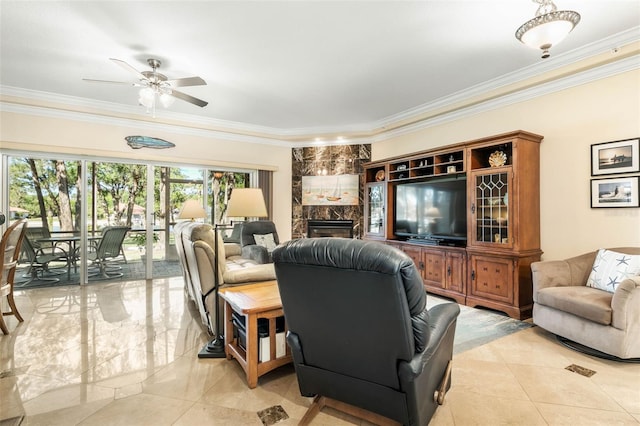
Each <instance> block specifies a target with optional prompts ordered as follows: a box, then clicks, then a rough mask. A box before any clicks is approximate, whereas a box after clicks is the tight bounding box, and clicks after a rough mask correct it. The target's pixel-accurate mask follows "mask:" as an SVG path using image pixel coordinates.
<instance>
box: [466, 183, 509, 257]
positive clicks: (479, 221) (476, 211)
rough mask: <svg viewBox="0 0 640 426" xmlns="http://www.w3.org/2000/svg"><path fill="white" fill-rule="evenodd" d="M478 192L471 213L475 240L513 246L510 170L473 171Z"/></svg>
mask: <svg viewBox="0 0 640 426" xmlns="http://www.w3.org/2000/svg"><path fill="white" fill-rule="evenodd" d="M472 179H473V183H474V189H473V190H474V195H473V202H472V205H471V214H472V217H473V223H474V225H475V230H474V232H473V234H472V236H471V237H472V239H473V242H475V243H488V244H503V245H509V246H510V245H511V244H512V243H513V241H512V235H511V228H510V227H509V222H510V221H509V193H510V191H509V182H510V181H511V172H510V171H501V172H499V173H491V172H484V173H480V172H476V173H473V177H472Z"/></svg>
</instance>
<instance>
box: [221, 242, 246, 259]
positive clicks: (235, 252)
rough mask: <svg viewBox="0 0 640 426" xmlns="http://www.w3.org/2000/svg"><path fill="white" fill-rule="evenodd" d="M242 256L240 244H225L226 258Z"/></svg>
mask: <svg viewBox="0 0 640 426" xmlns="http://www.w3.org/2000/svg"><path fill="white" fill-rule="evenodd" d="M241 255H242V248H241V247H240V244H237V243H224V256H225V257H231V256H241Z"/></svg>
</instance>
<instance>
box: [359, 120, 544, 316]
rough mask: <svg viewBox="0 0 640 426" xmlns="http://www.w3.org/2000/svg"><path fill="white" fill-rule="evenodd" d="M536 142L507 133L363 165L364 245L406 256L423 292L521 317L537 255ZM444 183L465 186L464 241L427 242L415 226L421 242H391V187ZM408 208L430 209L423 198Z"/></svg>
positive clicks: (528, 306) (528, 305) (527, 310)
mask: <svg viewBox="0 0 640 426" xmlns="http://www.w3.org/2000/svg"><path fill="white" fill-rule="evenodd" d="M542 139H543V137H542V136H540V135H536V134H533V133H529V132H525V131H515V132H510V133H506V134H501V135H496V136H491V137H486V138H482V139H477V140H472V141H467V142H462V143H458V144H454V145H448V146H444V147H441V148H438V149H433V150H429V151H423V152H418V153H413V154H409V155H404V156H401V157H394V158H387V159H385V160H380V161H375V162H371V163H367V164H366V165H365V166H364V169H365V170H364V173H365V238H366V239H369V240H379V241H383V242H385V243H386V244H389V245H392V246H395V247H397V248H399V249H401V250H403V251H404V252H405V253H407V254H408V255H409V256H410V257H411V258H412V259H413V261H414V262H415V264H416V266H417V267H418V269H419V270H420V272H421V274H422V279H423V281H424V286H425V289H426V290H427V291H428V292H430V293H434V294H438V295H441V296H445V297H449V298H451V299H454V300H455V301H457V302H458V303H460V304H464V305H468V306H484V307H487V308H491V309H495V310H499V311H502V312H505V313H506V314H508V315H509V316H511V317H513V318H518V319H525V318H529V317H530V316H531V310H532V307H533V300H532V287H531V268H530V266H531V263H532V262H535V261H538V260H540V256H541V254H542V251H541V250H540V143H541V142H542ZM447 177H448V178H451V179H455V178H457V179H466V215H465V214H463V216H464V217H465V219H466V242H465V241H464V238H461V239H460V238H458V239H455V238H452V239H451V240H449V239H447V238H446V237H445V238H441V239H438V238H435V239H432V238H430V235H429V231H428V225H427V226H426V227H425V226H422V229H423V231H422V232H424V235H421V231H419V230H417V231H414V233H415V235H413V236H412V237H411V238H406V237H404V236H398V235H397V234H396V230H394V224H395V211H396V206H395V194H396V188H397V187H398V185H404V184H407V183H413V182H415V183H418V182H431V181H433V182H437V181H439V180H442V178H447ZM433 196H434V197H437V194H434V195H433ZM425 198H426V197H425ZM412 202H415V203H417V204H418V206H419V207H420V209H419V210H417V211H421V212H425V213H424V214H425V215H427V214H428V213H426V212H428V211H433V210H434V208H433V205H432V204H430V203H431V201H430V199H429V200H427V199H422V200H412ZM436 211H437V210H436ZM436 220H438V219H433V221H436ZM441 220H445V221H446V218H445V219H441ZM416 222H418V223H420V222H424V218H417V219H416ZM426 222H427V223H428V220H427V221H426ZM445 223H446V222H445ZM459 225H460V224H457V226H458V227H459ZM416 226H417V225H416ZM454 226H456V224H454V223H451V227H452V228H453V227H454ZM425 228H427V230H426V231H425V230H424V229H425ZM416 229H420V227H419V226H417V228H416ZM401 234H402V233H401Z"/></svg>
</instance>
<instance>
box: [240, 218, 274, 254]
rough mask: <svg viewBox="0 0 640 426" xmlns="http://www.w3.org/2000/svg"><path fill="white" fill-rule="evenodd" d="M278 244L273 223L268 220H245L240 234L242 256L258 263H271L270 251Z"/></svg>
mask: <svg viewBox="0 0 640 426" xmlns="http://www.w3.org/2000/svg"><path fill="white" fill-rule="evenodd" d="M278 244H280V239H279V238H278V231H276V225H275V223H273V222H271V221H269V220H256V221H254V222H245V223H244V224H243V225H242V231H241V234H240V245H241V246H242V257H245V258H247V259H251V260H254V261H256V262H258V263H271V252H272V251H273V249H274V248H275V247H276V246H277V245H278Z"/></svg>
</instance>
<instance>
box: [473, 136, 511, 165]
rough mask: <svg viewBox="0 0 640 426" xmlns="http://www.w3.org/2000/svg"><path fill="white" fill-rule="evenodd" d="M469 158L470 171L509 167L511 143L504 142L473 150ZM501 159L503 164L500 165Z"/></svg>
mask: <svg viewBox="0 0 640 426" xmlns="http://www.w3.org/2000/svg"><path fill="white" fill-rule="evenodd" d="M469 157H470V163H471V167H470V169H471V170H479V169H488V168H497V167H503V166H511V165H512V164H513V143H512V142H505V143H500V144H496V145H489V146H484V147H479V148H475V149H473V150H472V151H471V155H470V156H469ZM501 158H503V159H504V164H500V163H501V162H502V160H501Z"/></svg>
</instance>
